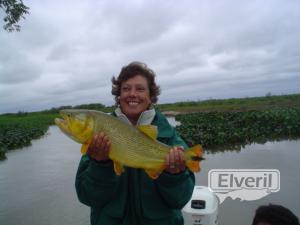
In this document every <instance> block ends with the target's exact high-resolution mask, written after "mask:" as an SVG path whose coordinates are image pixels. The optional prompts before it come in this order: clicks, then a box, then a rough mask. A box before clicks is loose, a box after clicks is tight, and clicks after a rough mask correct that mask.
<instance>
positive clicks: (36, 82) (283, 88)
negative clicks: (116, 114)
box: [0, 0, 300, 113]
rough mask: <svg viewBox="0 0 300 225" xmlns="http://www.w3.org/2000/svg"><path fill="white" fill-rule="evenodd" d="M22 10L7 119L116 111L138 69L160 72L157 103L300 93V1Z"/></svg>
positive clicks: (2, 68) (63, 5)
mask: <svg viewBox="0 0 300 225" xmlns="http://www.w3.org/2000/svg"><path fill="white" fill-rule="evenodd" d="M24 3H25V4H26V5H27V6H29V7H30V14H29V15H27V16H26V20H24V21H22V22H21V23H20V25H21V26H22V30H21V32H13V33H8V32H6V31H4V30H3V29H2V30H0V113H6V112H18V111H37V110H43V109H50V108H52V107H58V106H61V105H78V104H84V103H102V104H105V105H112V104H114V100H113V97H112V95H111V78H112V76H117V75H118V74H119V72H120V70H121V67H122V66H124V65H126V64H128V63H130V62H131V61H141V62H145V63H146V64H147V65H148V66H149V67H150V68H152V69H153V70H154V71H155V72H156V74H157V83H158V84H159V85H160V86H161V89H162V94H161V95H160V97H159V103H166V102H176V101H186V100H205V99H209V98H234V97H247V96H248V97H251V96H264V95H266V93H269V92H271V93H272V94H289V93H300V22H299V21H300V1H299V0H281V1H279V0H278V1H277V0H265V1H261V0H257V1H255V0H251V1H248V0H214V1H212V0H207V1H205V0H163V1H162V0H144V1H138V0H135V1H133V0H126V1H124V0H120V1H115V0H102V1H100V0H85V1H80V0H70V1H68V0H60V1H58V0H48V1H40V0H24ZM0 16H1V20H2V18H3V17H4V13H3V12H2V11H1V12H0ZM3 24H4V23H3V21H2V22H1V26H2V25H3Z"/></svg>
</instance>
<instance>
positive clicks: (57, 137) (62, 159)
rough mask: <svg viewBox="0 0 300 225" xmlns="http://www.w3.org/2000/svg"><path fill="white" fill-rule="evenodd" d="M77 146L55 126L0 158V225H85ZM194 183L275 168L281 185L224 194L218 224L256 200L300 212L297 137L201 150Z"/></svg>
mask: <svg viewBox="0 0 300 225" xmlns="http://www.w3.org/2000/svg"><path fill="white" fill-rule="evenodd" d="M79 149H80V146H79V145H78V144H76V143H75V142H74V141H72V140H71V139H69V138H67V137H66V136H65V135H63V134H62V133H61V132H60V131H59V130H58V128H57V127H54V126H52V127H50V128H49V131H48V134H47V135H46V136H44V137H43V138H41V139H39V140H35V141H33V142H32V146H29V147H25V148H22V149H20V150H14V151H10V152H8V153H7V157H8V159H7V160H5V161H0V224H1V225H16V224H18V225H56V224H63V225H75V224H76V225H87V224H89V208H88V207H86V206H85V205H82V204H81V203H79V202H78V200H77V197H76V193H75V187H74V180H75V174H76V170H77V166H78V162H79V160H80V150H79ZM205 158H206V160H205V161H203V162H202V171H201V172H200V173H199V174H197V175H196V178H197V179H196V181H197V184H198V185H205V186H207V181H208V172H209V170H210V169H278V170H279V171H280V178H281V189H280V191H279V192H277V193H271V194H270V195H268V196H266V197H264V198H262V199H260V200H256V201H240V200H238V199H236V200H232V199H229V198H227V199H226V200H225V201H224V202H223V203H222V204H221V205H220V207H219V220H220V225H235V224H244V225H247V224H251V221H252V218H253V215H254V211H255V209H256V208H257V207H258V206H259V205H263V204H268V203H276V204H282V205H284V206H286V207H288V208H290V209H291V210H292V211H293V212H294V213H295V214H297V215H298V216H299V215H300V192H299V186H300V179H299V178H300V176H299V172H300V141H299V140H298V141H280V142H267V143H265V144H253V145H248V146H246V147H245V148H243V149H241V151H226V152H221V153H216V154H206V155H205Z"/></svg>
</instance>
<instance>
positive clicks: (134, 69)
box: [111, 62, 160, 105]
mask: <svg viewBox="0 0 300 225" xmlns="http://www.w3.org/2000/svg"><path fill="white" fill-rule="evenodd" d="M137 75H141V76H143V77H145V78H146V80H147V82H148V87H149V91H150V98H151V101H152V103H156V102H157V100H158V97H157V96H158V95H159V94H160V88H159V86H158V85H156V83H155V76H156V75H155V73H154V71H153V70H151V69H150V68H148V67H147V65H146V64H145V63H141V62H132V63H129V64H128V65H127V66H124V67H122V69H121V72H120V74H119V75H118V77H117V78H115V77H113V78H112V79H111V81H112V90H111V93H112V94H113V95H114V96H115V102H116V105H118V104H119V97H120V94H121V85H122V82H124V81H127V80H129V79H130V78H133V77H135V76H137Z"/></svg>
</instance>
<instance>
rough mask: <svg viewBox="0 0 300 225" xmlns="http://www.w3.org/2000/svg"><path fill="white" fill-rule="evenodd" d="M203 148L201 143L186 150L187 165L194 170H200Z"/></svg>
mask: <svg viewBox="0 0 300 225" xmlns="http://www.w3.org/2000/svg"><path fill="white" fill-rule="evenodd" d="M202 154H203V149H202V147H201V145H195V146H194V147H192V148H189V149H187V150H186V151H185V153H184V155H185V159H186V166H187V167H188V168H189V170H191V171H193V172H199V171H200V161H201V160H203V159H204V158H202Z"/></svg>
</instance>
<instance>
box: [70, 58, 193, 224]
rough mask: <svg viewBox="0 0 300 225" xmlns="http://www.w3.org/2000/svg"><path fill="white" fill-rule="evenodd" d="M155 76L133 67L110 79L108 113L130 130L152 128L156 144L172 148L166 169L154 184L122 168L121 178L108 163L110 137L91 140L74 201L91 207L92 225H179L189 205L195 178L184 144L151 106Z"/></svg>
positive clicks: (156, 92) (136, 171) (141, 66)
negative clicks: (143, 126)
mask: <svg viewBox="0 0 300 225" xmlns="http://www.w3.org/2000/svg"><path fill="white" fill-rule="evenodd" d="M154 78H155V74H154V72H153V71H152V70H151V69H149V68H148V67H147V66H146V65H145V64H143V63H138V62H133V63H130V64H129V65H127V66H125V67H123V68H122V70H121V72H120V74H119V76H118V77H117V78H115V77H113V79H112V83H113V85H112V94H113V95H114V96H115V100H116V104H117V106H118V107H117V109H116V110H115V112H114V113H113V115H114V116H117V117H118V118H120V119H121V120H123V121H125V122H127V123H129V124H132V125H133V126H136V125H140V124H152V125H154V126H157V128H158V138H157V140H159V141H161V142H163V143H165V144H167V145H169V146H177V147H173V148H172V149H171V150H170V153H169V155H168V156H167V157H166V165H167V167H166V169H165V171H163V172H162V173H161V174H160V176H159V177H158V178H157V179H155V180H153V179H151V178H149V176H148V175H147V174H146V173H145V172H144V171H143V170H142V169H134V168H129V167H126V168H125V172H124V173H123V174H122V175H121V176H117V175H116V174H115V173H114V170H113V163H112V162H111V161H110V160H109V158H108V153H109V149H110V141H109V137H108V136H106V135H105V134H104V133H100V134H97V135H95V136H94V139H93V141H92V143H91V144H90V146H89V149H88V153H87V155H85V156H83V157H82V159H81V161H80V164H79V168H78V172H77V175H76V191H77V195H78V198H79V200H80V201H81V202H82V203H84V204H86V205H88V206H90V207H91V224H92V225H114V224H118V225H119V224H124V225H125V224H126V225H144V224H145V225H146V224H147V225H148V224H149V225H150V224H151V225H152V224H153V225H162V224H163V225H168V224H169V225H175V224H176V225H177V224H183V218H182V215H181V209H182V208H183V206H184V205H185V204H186V203H187V202H188V201H189V199H190V197H191V195H192V192H193V188H194V184H195V177H194V174H193V173H192V172H190V171H189V170H187V169H186V168H185V162H184V157H183V151H184V149H185V148H187V145H186V143H185V142H184V141H183V140H182V139H181V138H180V137H179V136H178V135H177V133H176V131H175V129H174V128H173V127H171V126H170V124H169V123H168V121H167V120H166V118H165V117H164V116H163V115H162V114H161V113H160V112H159V111H158V110H156V109H154V108H153V104H154V103H156V102H157V96H158V95H159V93H160V90H159V87H158V86H157V85H156V83H155V79H154Z"/></svg>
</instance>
